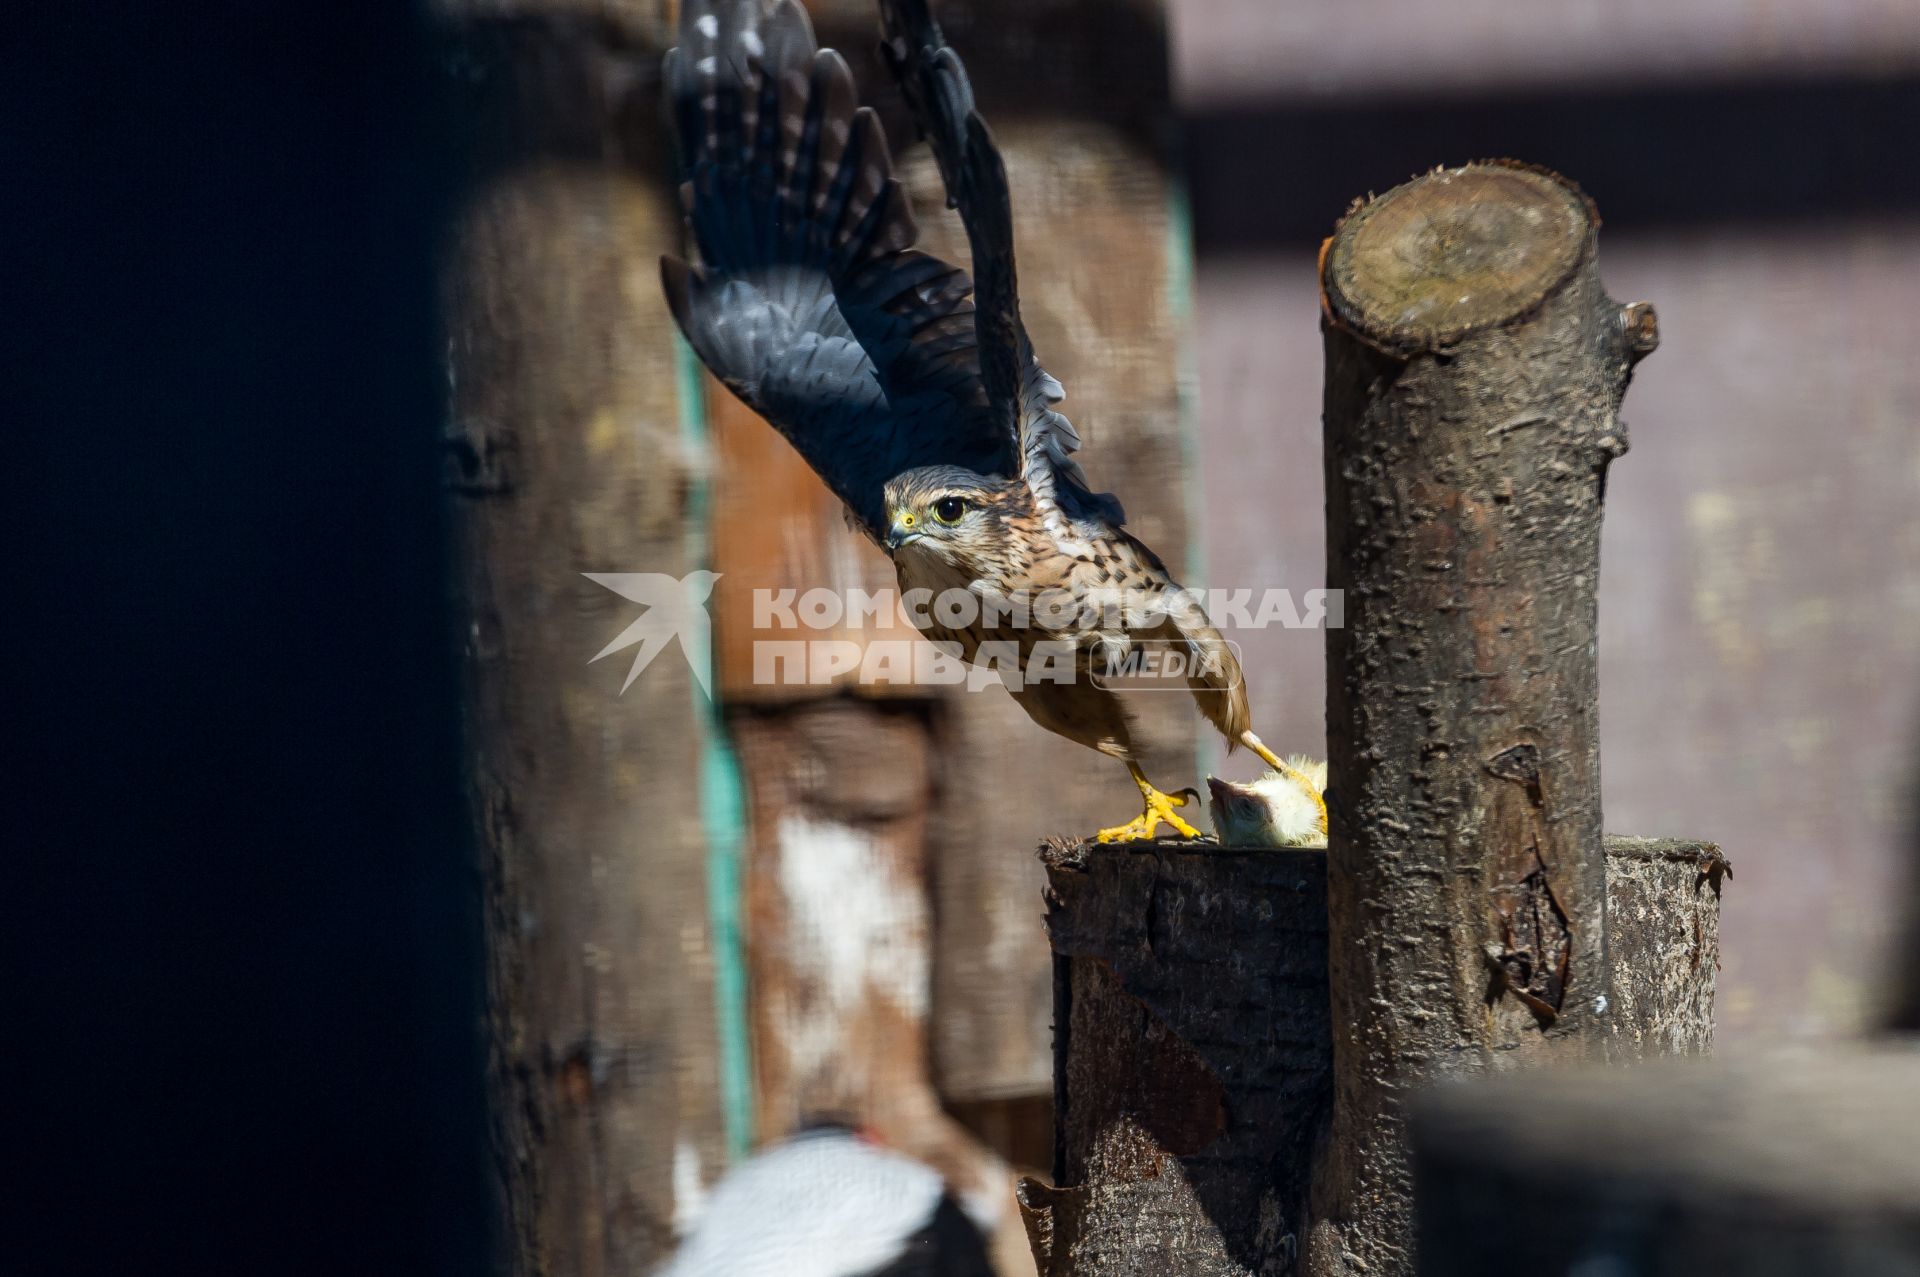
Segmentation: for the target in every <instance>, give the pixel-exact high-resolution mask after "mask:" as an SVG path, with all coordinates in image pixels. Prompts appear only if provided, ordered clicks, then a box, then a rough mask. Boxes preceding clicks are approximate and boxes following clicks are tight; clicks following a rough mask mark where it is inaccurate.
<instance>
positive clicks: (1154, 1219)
mask: <svg viewBox="0 0 1920 1277" xmlns="http://www.w3.org/2000/svg"><path fill="white" fill-rule="evenodd" d="M1041 859H1042V862H1043V863H1044V864H1045V866H1046V869H1047V880H1048V906H1049V908H1048V918H1047V925H1048V929H1049V931H1050V933H1051V935H1052V939H1053V945H1054V950H1055V953H1056V955H1057V956H1056V958H1055V989H1056V994H1055V1007H1054V1018H1055V1035H1054V1041H1055V1103H1056V1106H1057V1114H1058V1117H1057V1122H1058V1126H1057V1132H1058V1141H1059V1142H1058V1147H1057V1148H1056V1152H1055V1162H1056V1164H1055V1167H1054V1182H1055V1185H1056V1187H1051V1188H1049V1187H1046V1186H1043V1185H1040V1184H1036V1183H1033V1182H1031V1181H1029V1182H1028V1183H1026V1184H1024V1185H1023V1186H1022V1201H1023V1204H1024V1206H1025V1207H1026V1212H1027V1220H1028V1226H1029V1235H1030V1237H1031V1239H1032V1240H1033V1242H1034V1250H1035V1257H1036V1259H1037V1261H1038V1263H1039V1267H1040V1272H1041V1275H1042V1277H1251V1275H1253V1274H1261V1275H1262V1277H1265V1275H1267V1274H1275V1273H1287V1272H1292V1271H1295V1269H1296V1264H1297V1260H1298V1257H1299V1253H1300V1248H1301V1245H1302V1240H1303V1238H1304V1237H1305V1236H1306V1234H1307V1232H1308V1231H1309V1229H1310V1226H1311V1217H1310V1216H1309V1214H1308V1199H1309V1187H1310V1181H1311V1175H1312V1172H1313V1160H1314V1149H1315V1146H1316V1143H1317V1142H1318V1141H1319V1140H1320V1139H1322V1138H1323V1137H1324V1135H1325V1133H1326V1129H1327V1119H1328V1115H1329V1112H1330V1110H1331V1108H1332V1105H1333V1097H1334V1075H1333V1051H1334V1047H1333V1038H1332V1031H1331V1022H1330V1019H1329V1016H1328V1005H1329V1004H1328V997H1327V929H1326V920H1327V913H1326V880H1327V858H1326V856H1325V855H1324V854H1323V853H1321V852H1318V851H1297V850H1287V851H1272V850H1237V849H1223V848H1219V847H1214V846H1210V845H1205V844H1200V845H1196V844H1193V843H1153V844H1134V845H1124V844H1123V845H1117V846H1115V845H1106V846H1101V845H1089V844H1084V843H1055V844H1050V845H1049V846H1048V847H1046V848H1043V849H1042V852H1041ZM1724 868H1725V862H1724V861H1723V860H1722V859H1721V858H1720V855H1719V852H1718V850H1717V849H1716V848H1714V847H1712V846H1711V845H1709V844H1704V843H1696V842H1686V841H1680V840H1652V839H1643V838H1609V839H1607V857H1606V871H1607V892H1608V898H1609V905H1610V908H1611V909H1612V910H1613V912H1614V916H1615V917H1616V918H1618V919H1620V920H1622V925H1621V927H1620V928H1619V934H1622V935H1623V936H1624V937H1626V939H1625V940H1624V942H1622V943H1619V944H1616V945H1615V947H1614V954H1615V959H1616V960H1615V963H1614V965H1613V968H1612V971H1611V976H1612V982H1611V984H1610V985H1609V987H1608V989H1607V990H1606V994H1605V996H1606V997H1607V999H1608V1001H1609V1002H1610V1003H1611V1004H1612V1009H1611V1010H1610V1011H1609V1012H1608V1013H1607V1014H1605V1015H1604V1016H1603V1017H1601V1018H1602V1019H1603V1020H1604V1021H1605V1022H1606V1024H1607V1025H1608V1027H1609V1029H1610V1031H1611V1036H1610V1037H1609V1038H1608V1041H1607V1048H1606V1049H1607V1053H1608V1055H1609V1057H1610V1058H1618V1059H1631V1058H1637V1057H1639V1056H1641V1055H1651V1054H1697V1053H1700V1052H1703V1051H1705V1050H1706V1049H1707V1047H1708V1046H1709V1045H1710V1043H1711V1042H1712V1037H1713V988H1714V976H1715V973H1716V971H1717V970H1718V967H1719V914H1720V909H1719V905H1720V893H1719V882H1720V878H1721V875H1722V874H1723V872H1724Z"/></svg>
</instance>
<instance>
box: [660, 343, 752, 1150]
mask: <svg viewBox="0 0 1920 1277" xmlns="http://www.w3.org/2000/svg"><path fill="white" fill-rule="evenodd" d="M673 368H674V384H675V388H676V390H677V392H678V398H679V401H680V435H681V438H682V439H684V440H685V441H686V443H687V444H688V446H689V450H690V451H693V452H696V453H699V452H704V451H705V449H706V447H707V403H706V394H705V391H704V387H703V383H702V381H701V376H700V361H699V359H697V358H696V357H695V356H694V353H693V350H692V348H691V347H689V346H688V345H687V343H686V342H685V341H683V340H681V338H680V335H679V334H678V333H675V334H674V337H673ZM711 495H712V494H711V493H710V492H709V491H708V485H707V481H706V480H705V479H698V480H696V481H695V482H694V484H693V488H692V491H691V493H690V494H689V497H688V502H687V541H688V550H689V554H688V558H689V559H690V560H691V561H692V562H693V563H694V564H695V565H696V566H699V567H708V566H711V560H712V538H711V537H710V536H709V535H708V529H707V520H708V518H709V515H710V512H711V509H712V501H711ZM693 699H694V710H695V712H696V713H697V715H698V716H699V719H700V728H701V731H700V821H701V824H702V826H703V827H704V828H705V829H706V833H707V930H708V933H709V935H710V936H711V937H712V941H711V942H712V945H713V1000H714V1020H715V1026H716V1030H717V1032H718V1035H719V1039H720V1111H721V1120H722V1121H723V1122H724V1123H725V1126H726V1136H727V1155H728V1156H729V1157H730V1158H732V1159H733V1160H734V1161H736V1162H737V1161H739V1160H740V1159H741V1158H743V1157H745V1156H746V1155H747V1153H748V1152H749V1151H750V1150H751V1149H752V1147H753V1055H752V1051H753V1046H752V1040H751V1038H750V1037H749V1036H748V1028H747V946H746V929H745V925H744V923H743V921H742V916H741V907H740V901H741V889H742V884H741V872H742V871H741V862H742V854H743V850H744V848H745V846H746V837H747V798H746V787H745V785H744V784H743V782H742V780H741V777H740V760H739V758H738V757H737V756H736V755H735V754H734V752H733V745H732V742H731V741H730V740H729V739H728V737H727V726H726V722H725V720H724V719H723V718H722V716H721V713H720V699H719V696H718V694H717V692H716V694H715V695H714V696H713V697H712V698H708V697H706V696H703V695H702V694H701V692H700V688H699V685H698V684H695V685H694V689H693Z"/></svg>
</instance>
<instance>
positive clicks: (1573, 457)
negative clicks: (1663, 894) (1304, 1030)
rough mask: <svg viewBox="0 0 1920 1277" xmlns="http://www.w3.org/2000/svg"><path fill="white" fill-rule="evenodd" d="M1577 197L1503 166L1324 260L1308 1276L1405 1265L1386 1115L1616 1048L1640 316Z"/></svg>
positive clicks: (1336, 244)
mask: <svg viewBox="0 0 1920 1277" xmlns="http://www.w3.org/2000/svg"><path fill="white" fill-rule="evenodd" d="M1597 221H1598V219H1597V217H1596V215H1595V213H1594V210H1593V207H1592V205H1591V204H1590V203H1589V202H1588V201H1587V199H1586V197H1585V196H1583V195H1582V194H1581V193H1580V192H1579V191H1578V190H1577V189H1575V188H1574V187H1573V186H1572V185H1571V184H1569V183H1567V182H1566V181H1564V180H1563V179H1560V178H1558V177H1555V176H1553V175H1551V174H1548V173H1544V172H1541V171H1539V170H1534V169H1529V168H1525V167H1522V166H1519V165H1512V164H1505V163H1495V164H1480V165H1471V166H1468V167H1466V168H1463V169H1453V170H1445V171H1438V172H1435V173H1432V174H1429V175H1427V176H1425V177H1422V178H1419V179H1416V180H1415V181H1412V182H1409V183H1407V184H1406V185H1404V186H1400V187H1397V188H1395V189H1394V190H1392V191H1390V192H1388V193H1387V194H1386V195H1384V196H1382V197H1380V198H1378V199H1375V200H1373V201H1371V202H1369V203H1366V204H1363V205H1360V206H1359V207H1357V208H1356V209H1355V210H1354V211H1352V212H1351V213H1350V214H1349V215H1348V216H1347V217H1346V219H1345V220H1344V221H1343V222H1342V224H1341V226H1340V228H1339V230H1338V231H1337V232H1336V234H1335V235H1334V237H1333V239H1332V240H1330V241H1329V242H1328V245H1327V248H1326V250H1325V251H1324V253H1323V255H1322V275H1321V283H1322V288H1323V300H1324V303H1325V322H1324V324H1323V331H1324V335H1325V342H1326V361H1327V378H1326V400H1325V432H1326V435H1325V437H1326V476H1327V567H1328V585H1329V586H1330V587H1332V588H1335V589H1339V590H1342V591H1344V595H1345V625H1344V627H1343V628H1340V629H1335V630H1333V631H1332V632H1331V633H1330V635H1329V642H1328V646H1327V685H1328V704H1327V735H1328V754H1329V758H1330V762H1331V775H1332V789H1333V799H1334V801H1333V804H1332V807H1333V810H1332V820H1331V841H1330V846H1329V849H1328V861H1329V877H1328V905H1329V910H1330V924H1329V929H1330V934H1331V952H1332V954H1333V968H1332V973H1331V975H1332V997H1333V1003H1332V1009H1333V1022H1334V1023H1335V1024H1336V1025H1338V1026H1339V1035H1338V1037H1337V1039H1336V1041H1335V1045H1334V1058H1335V1068H1336V1072H1337V1076H1338V1079H1339V1081H1338V1085H1337V1088H1336V1092H1337V1101H1336V1104H1335V1107H1334V1116H1333V1126H1332V1131H1331V1135H1330V1139H1329V1141H1328V1144H1327V1146H1326V1150H1325V1155H1324V1159H1323V1161H1322V1164H1321V1165H1320V1167H1319V1168H1318V1170H1317V1171H1316V1175H1315V1183H1314V1191H1313V1216H1314V1228H1313V1233H1312V1236H1311V1238H1310V1241H1309V1244H1308V1264H1307V1271H1308V1272H1310V1273H1313V1274H1316V1275H1317V1277H1330V1275H1331V1274H1346V1273H1358V1272H1365V1273H1368V1274H1370V1275H1371V1277H1380V1274H1385V1273H1405V1272H1408V1271H1410V1265H1411V1261H1412V1226H1413V1216H1412V1199H1411V1179H1410V1176H1409V1173H1408V1165H1407V1155H1406V1149H1405V1139H1404V1131H1403V1129H1402V1128H1403V1123H1404V1114H1403V1113H1402V1108H1401V1105H1402V1099H1403V1097H1404V1096H1405V1095H1406V1094H1407V1093H1408V1092H1409V1091H1410V1090H1411V1089H1412V1088H1413V1087H1415V1086H1417V1085H1418V1084H1419V1083H1420V1082H1422V1081H1423V1080H1425V1079H1426V1078H1428V1077H1430V1076H1433V1075H1436V1074H1444V1073H1455V1072H1473V1071H1479V1070H1484V1069H1495V1068H1500V1069H1505V1068H1516V1067H1523V1066H1528V1065H1534V1064H1542V1063H1546V1062H1548V1061H1554V1060H1567V1059H1578V1058H1586V1057H1591V1056H1595V1055H1597V1054H1599V1053H1600V1051H1601V1043H1602V1042H1603V1041H1604V1040H1605V1037H1606V1032H1607V1031H1606V1028H1605V1023H1606V1020H1605V1014H1604V1006H1603V1004H1602V1003H1601V1002H1600V997H1601V995H1602V993H1603V992H1604V991H1605V988H1606V975H1605V971H1604V969H1603V966H1602V961H1603V954H1604V948H1603V943H1602V922H1603V919H1604V917H1605V911H1606V906H1605V885H1606V884H1605V874H1606V869H1605V861H1604V857H1603V853H1602V847H1601V826H1600V768H1599V753H1598V742H1599V731H1598V722H1597V704H1598V699H1597V693H1598V687H1597V682H1596V672H1595V665H1596V663H1595V641H1594V635H1595V619H1596V610H1595V589H1596V586H1597V583H1598V574H1599V549H1600V515H1601V503H1602V494H1603V493H1604V491H1605V481H1606V472H1607V466H1608V464H1609V463H1610V462H1611V461H1612V460H1613V459H1614V458H1615V457H1617V456H1619V455H1620V454H1621V453H1622V452H1623V451H1625V448H1626V435H1625V431H1624V428H1623V427H1622V425H1621V423H1620V421H1619V418H1618V411H1619V407H1620V400H1621V397H1622V395H1623V394H1624V393H1625V391H1626V386H1627V381H1628V378H1629V376H1630V373H1631V369H1632V367H1633V365H1634V363H1635V362H1636V361H1637V360H1638V359H1639V358H1640V357H1641V356H1642V355H1644V354H1645V353H1646V352H1647V351H1648V350H1650V349H1651V348H1652V345H1653V340H1654V328H1653V316H1652V311H1651V309H1650V308H1648V307H1645V306H1626V307H1623V306H1621V305H1619V304H1618V303H1615V302H1613V301H1612V300H1610V299H1609V298H1608V297H1607V295H1606V293H1605V291H1604V290H1603V289H1602V287H1601V284H1600V278H1599V272H1598V269H1597V266H1596V263H1595V257H1594V247H1595V232H1596V227H1597Z"/></svg>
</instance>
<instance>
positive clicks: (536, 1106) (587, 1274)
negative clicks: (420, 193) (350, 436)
mask: <svg viewBox="0 0 1920 1277" xmlns="http://www.w3.org/2000/svg"><path fill="white" fill-rule="evenodd" d="M442 7H443V9H444V10H446V11H447V12H448V14H449V15H450V16H453V17H458V18H461V19H462V22H461V25H460V27H459V28H458V35H457V46H458V48H459V50H460V52H459V55H458V56H449V58H448V64H449V66H450V67H451V68H453V69H455V70H456V71H457V72H458V73H459V77H460V78H459V83H458V85H457V91H458V92H459V93H460V94H462V95H463V100H462V101H461V102H460V106H461V108H462V110H463V114H464V115H465V117H466V118H467V119H469V120H470V121H471V122H472V128H473V133H474V141H475V146H476V153H475V156H474V158H475V161H476V163H475V169H476V171H475V172H474V173H473V175H472V183H471V194H470V198H469V201H468V204H467V207H466V208H465V210H464V211H463V213H462V215H461V217H460V219H459V221H458V223H457V225H456V226H455V228H454V236H453V243H452V246H451V251H450V253H449V259H448V263H447V266H448V269H447V271H446V279H447V299H446V309H447V316H448V340H449V360H450V368H449V374H450V383H451V387H452V390H451V403H450V414H451V422H450V426H449V439H448V457H449V474H448V486H449V488H450V489H451V491H452V492H453V494H454V497H453V500H454V509H453V515H454V524H455V529H456V532H457V534H458V536H459V540H460V544H461V551H462V555H463V558H464V581H463V585H464V599H463V603H464V607H465V613H466V614H465V617H464V618H463V621H464V623H463V626H462V630H461V637H462V640H463V642H464V645H465V649H466V650H465V657H466V673H467V720H468V730H469V737H468V748H469V751H470V773H471V788H472V800H473V812H474V821H475V825H476V829H477V833H478V838H479V841H480V848H481V852H482V857H483V859H482V869H483V872H484V876H485V879H486V890H487V899H488V945H489V988H488V993H489V1002H490V1016H491V1037H492V1070H491V1072H492V1078H491V1081H492V1089H493V1096H492V1100H493V1111H494V1115H495V1121H496V1124H497V1125H496V1156H497V1174H498V1182H499V1192H500V1195H501V1197H502V1199H503V1214H504V1222H505V1227H506V1230H507V1234H508V1235H507V1237H506V1239H505V1245H504V1246H503V1248H502V1253H503V1257H504V1259H505V1268H506V1270H507V1271H508V1272H511V1273H514V1274H520V1275H527V1274H536V1273H549V1272H553V1273H566V1274H579V1275H580V1277H591V1275H592V1274H598V1273H633V1272H643V1271H646V1270H647V1268H648V1267H649V1266H650V1265H651V1263H652V1262H653V1261H654V1260H655V1259H656V1258H657V1257H658V1256H659V1255H660V1254H661V1253H662V1252H663V1250H664V1248H665V1246H666V1245H667V1244H668V1242H669V1241H670V1239H671V1236H672V1226H673V1221H674V1218H675V1215H676V1213H677V1212H678V1211H679V1210H681V1209H683V1208H684V1205H685V1203H683V1202H681V1201H679V1200H678V1199H677V1193H678V1191H679V1190H680V1189H682V1188H684V1187H686V1186H688V1181H689V1178H690V1175H689V1173H690V1172H691V1179H692V1181H693V1186H696V1187H697V1185H698V1182H699V1181H701V1180H704V1179H709V1178H711V1177H712V1176H714V1175H716V1174H717V1173H718V1171H719V1170H720V1169H721V1168H722V1167H723V1166H724V1163H725V1158H726V1150H725V1147H724V1140H723V1131H722V1122H721V1115H720V1105H719V1097H718V1093H717V1090H718V1088H717V1084H716V1078H717V1075H718V1069H717V1067H716V1061H715V1025H714V1000H713V999H714V995H713V973H712V969H711V965H712V960H711V954H712V947H711V945H710V944H709V931H708V926H707V910H706V904H705V901H706V878H705V862H704V857H705V853H706V838H705V834H704V831H703V828H702V825H701V820H700V811H699V807H698V804H697V803H694V802H689V801H687V800H688V797H689V795H690V793H691V788H690V786H689V784H688V782H687V778H688V777H691V776H695V775H698V762H699V739H700V726H699V722H698V718H697V716H696V713H695V707H696V702H695V697H696V696H697V695H698V693H697V692H696V691H695V690H694V689H693V687H692V685H691V676H690V673H689V668H688V665H687V662H686V661H685V660H684V659H683V658H682V657H681V656H680V654H679V652H677V651H674V650H668V651H665V652H663V653H661V654H660V656H659V658H658V659H657V660H655V661H654V662H652V664H650V665H649V666H648V667H647V668H646V670H645V671H644V672H643V673H642V674H640V675H639V677H637V678H636V679H635V680H634V682H633V685H632V687H631V688H630V689H629V690H627V692H626V693H625V695H624V696H623V695H622V694H621V692H622V682H623V679H624V678H625V675H626V669H627V665H628V662H629V661H630V659H631V656H632V652H626V653H621V654H618V655H616V656H614V657H612V658H611V659H608V660H606V661H603V662H600V663H598V664H589V660H590V658H592V657H593V656H594V654H595V653H596V652H598V651H600V650H601V648H602V647H604V646H605V645H606V644H607V643H608V642H609V641H610V640H612V639H613V638H614V637H615V636H616V635H618V634H620V632H621V631H622V630H623V629H624V628H625V627H626V626H627V625H629V624H630V623H631V622H632V621H633V620H634V619H635V616H636V615H637V614H638V612H639V609H638V608H637V607H636V605H635V604H633V603H630V602H628V601H627V600H625V599H623V598H621V597H619V596H618V595H616V594H614V593H612V592H610V591H609V590H607V589H605V588H603V587H601V586H600V585H597V584H595V583H594V582H592V581H589V580H587V579H585V578H584V577H583V576H582V575H581V574H582V573H583V572H589V571H592V572H657V573H664V574H667V575H669V576H672V577H679V576H682V575H684V574H686V573H687V572H689V571H690V570H692V569H693V568H694V567H695V566H697V565H696V564H695V563H694V562H692V561H691V559H690V542H689V540H688V537H687V535H686V520H687V516H688V497H689V492H690V490H691V486H692V477H693V476H692V460H691V458H690V457H689V456H688V455H687V452H686V450H685V448H684V447H683V446H682V444H681V442H680V426H679V413H680V406H679V404H678V402H677V400H676V395H675V376H674V361H673V324H672V320H671V319H670V318H669V316H668V313H667V309H666V305H665V303H664V301H663V300H662V299H661V297H660V295H659V290H658V289H657V287H655V286H654V284H653V271H654V269H655V267H654V263H655V261H656V259H657V255H658V253H659V252H660V251H661V250H662V249H663V248H666V247H668V246H670V245H673V244H675V243H677V240H678V235H679V216H678V213H677V211H676V210H675V208H674V205H673V202H672V199H671V196H670V194H669V183H667V182H666V181H665V180H664V178H663V176H662V174H661V171H660V169H659V167H658V165H659V159H660V157H659V156H658V154H657V153H644V152H643V153H636V152H634V151H633V150H631V149H630V148H631V147H632V146H633V145H635V139H636V138H644V137H651V136H653V135H654V134H655V133H656V132H657V130H655V129H654V128H652V127H651V126H649V127H648V128H647V129H646V130H645V131H644V132H642V131H640V130H637V129H634V128H633V127H632V126H631V124H630V123H629V121H628V116H629V114H630V113H631V111H632V110H633V109H634V99H633V97H630V96H628V95H627V93H625V92H624V91H623V88H622V86H629V87H631V88H632V89H633V93H634V95H636V96H637V97H638V99H639V101H641V102H643V103H645V109H646V110H647V111H648V112H649V113H651V111H652V110H653V109H654V106H655V104H656V103H657V100H658V98H657V93H656V92H654V91H653V89H652V87H651V86H649V85H646V84H645V83H644V82H643V81H642V80H641V79H639V78H638V76H639V70H638V69H641V68H648V67H652V66H655V65H657V60H658V59H657V49H655V50H651V51H649V50H647V49H646V48H645V47H644V46H643V47H641V48H640V49H639V50H638V51H637V52H634V53H633V54H632V55H631V57H629V56H628V54H627V52H626V51H625V45H626V42H627V41H628V40H629V39H631V38H632V37H631V36H629V35H623V34H621V33H620V32H618V31H617V30H615V29H614V28H613V27H611V26H610V25H609V24H606V23H599V22H594V21H591V20H587V19H580V20H577V21H575V20H555V21H550V22H545V23H542V22H539V21H536V20H534V19H532V18H530V17H521V18H513V19H504V18H495V17H491V16H488V12H486V11H490V9H491V6H487V5H481V4H475V5H472V6H455V5H443V6H442ZM527 7H528V8H531V7H532V6H527ZM469 9H470V10H471V11H470V12H469V11H468V10H469ZM648 118H649V119H651V115H650V114H649V117H648Z"/></svg>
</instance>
